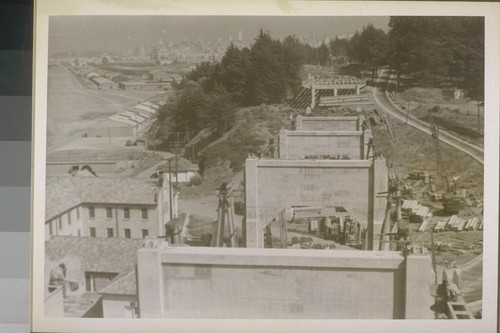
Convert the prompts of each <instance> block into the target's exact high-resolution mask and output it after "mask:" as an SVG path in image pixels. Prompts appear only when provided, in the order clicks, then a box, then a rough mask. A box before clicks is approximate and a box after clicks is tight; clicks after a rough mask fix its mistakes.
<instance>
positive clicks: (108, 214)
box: [106, 207, 113, 219]
mask: <svg viewBox="0 0 500 333" xmlns="http://www.w3.org/2000/svg"><path fill="white" fill-rule="evenodd" d="M112 217H113V210H112V209H111V207H106V218H107V219H110V218H112Z"/></svg>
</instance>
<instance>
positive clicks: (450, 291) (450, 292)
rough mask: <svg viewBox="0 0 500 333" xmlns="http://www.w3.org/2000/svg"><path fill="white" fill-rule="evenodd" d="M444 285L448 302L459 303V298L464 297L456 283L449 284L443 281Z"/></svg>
mask: <svg viewBox="0 0 500 333" xmlns="http://www.w3.org/2000/svg"><path fill="white" fill-rule="evenodd" d="M443 283H444V285H445V286H446V294H447V298H448V302H457V301H458V296H460V295H462V293H461V292H460V290H459V289H458V287H457V285H456V284H454V283H450V282H448V280H443Z"/></svg>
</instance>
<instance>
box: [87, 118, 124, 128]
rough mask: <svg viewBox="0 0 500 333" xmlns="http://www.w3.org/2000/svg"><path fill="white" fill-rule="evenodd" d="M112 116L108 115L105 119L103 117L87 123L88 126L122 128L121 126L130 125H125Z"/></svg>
mask: <svg viewBox="0 0 500 333" xmlns="http://www.w3.org/2000/svg"><path fill="white" fill-rule="evenodd" d="M113 117H114V116H111V117H109V118H107V119H104V120H101V121H98V122H95V123H92V124H90V125H89V128H107V127H111V128H122V127H130V126H126V125H127V124H126V123H124V122H123V121H121V120H116V119H114V118H113ZM130 125H133V123H131V124H130Z"/></svg>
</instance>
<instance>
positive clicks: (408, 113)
mask: <svg viewBox="0 0 500 333" xmlns="http://www.w3.org/2000/svg"><path fill="white" fill-rule="evenodd" d="M410 103H411V101H409V102H408V108H407V109H406V124H405V125H408V117H409V116H410Z"/></svg>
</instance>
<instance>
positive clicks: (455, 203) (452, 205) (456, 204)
mask: <svg viewBox="0 0 500 333" xmlns="http://www.w3.org/2000/svg"><path fill="white" fill-rule="evenodd" d="M429 123H430V126H431V135H432V140H433V143H434V149H435V151H436V161H437V173H438V176H439V177H440V178H441V180H442V182H443V186H444V191H445V193H446V195H445V197H444V198H443V206H444V210H445V211H446V212H448V213H452V214H458V212H459V211H460V210H462V209H463V208H464V207H465V202H464V199H463V198H460V197H457V196H456V190H457V188H456V181H457V180H458V178H460V177H458V178H457V177H454V178H452V182H453V186H452V187H451V186H450V181H449V179H448V175H447V174H446V169H445V167H444V162H443V157H442V155H441V149H440V147H439V128H438V127H437V125H436V123H435V122H434V119H433V117H432V110H429ZM450 192H451V193H450Z"/></svg>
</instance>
